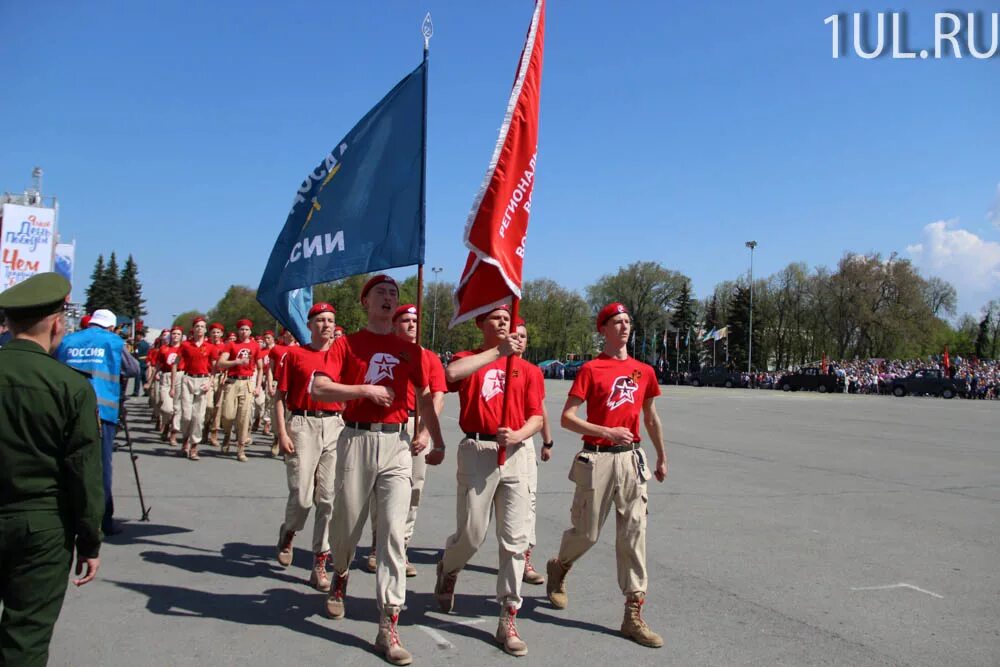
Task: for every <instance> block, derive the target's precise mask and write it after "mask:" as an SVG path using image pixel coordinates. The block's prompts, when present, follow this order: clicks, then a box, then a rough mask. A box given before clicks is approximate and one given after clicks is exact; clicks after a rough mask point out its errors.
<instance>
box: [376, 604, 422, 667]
mask: <svg viewBox="0 0 1000 667" xmlns="http://www.w3.org/2000/svg"><path fill="white" fill-rule="evenodd" d="M398 625H399V607H391V606H390V607H386V608H385V609H384V610H383V611H382V618H381V620H379V623H378V635H377V636H376V637H375V648H376V649H377V650H378V652H379V653H381V654H382V655H384V656H385V659H386V660H387V661H388V662H390V663H392V664H394V665H408V664H410V663H411V662H413V656H412V655H410V652H409V651H407V650H406V649H405V648H403V644H402V642H400V641H399V630H398Z"/></svg>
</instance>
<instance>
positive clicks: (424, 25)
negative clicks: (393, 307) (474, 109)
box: [411, 12, 434, 437]
mask: <svg viewBox="0 0 1000 667" xmlns="http://www.w3.org/2000/svg"><path fill="white" fill-rule="evenodd" d="M420 34H421V35H423V37H424V61H423V63H424V86H423V98H424V99H423V104H424V113H423V116H422V117H421V120H420V131H421V133H422V137H423V141H422V142H421V143H422V144H423V148H422V150H421V156H420V159H421V161H422V163H423V164H422V165H421V167H422V168H421V169H420V243H421V245H423V244H424V243H426V238H427V68H428V63H427V56H428V54H429V52H430V50H431V36H432V35H433V34H434V24H433V23H432V22H431V13H430V12H427V14H426V15H424V20H423V21H422V22H421V23H420ZM423 318H424V262H423V257H421V258H420V263H419V264H417V345H420V346H421V347H423V343H422V340H421V333H422V330H423V327H421V326H420V322H421V321H422V320H423ZM421 354H423V351H421ZM420 363H421V365H423V360H422V359H421V360H420ZM419 428H420V397H419V396H417V397H416V400H415V401H413V433H412V434H411V437H416V435H417V433H418V429H419Z"/></svg>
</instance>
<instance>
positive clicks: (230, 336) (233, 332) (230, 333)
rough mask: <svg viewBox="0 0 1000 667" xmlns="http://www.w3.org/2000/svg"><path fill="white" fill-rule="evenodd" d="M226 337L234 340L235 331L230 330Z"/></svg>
mask: <svg viewBox="0 0 1000 667" xmlns="http://www.w3.org/2000/svg"><path fill="white" fill-rule="evenodd" d="M226 338H231V339H232V340H236V332H235V331H230V332H229V335H228V336H226Z"/></svg>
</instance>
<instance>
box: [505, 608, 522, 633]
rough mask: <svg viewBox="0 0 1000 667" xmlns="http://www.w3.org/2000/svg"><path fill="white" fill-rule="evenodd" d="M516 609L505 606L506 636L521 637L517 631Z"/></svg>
mask: <svg viewBox="0 0 1000 667" xmlns="http://www.w3.org/2000/svg"><path fill="white" fill-rule="evenodd" d="M516 622H517V609H514V608H513V607H507V636H508V637H517V638H518V639H520V638H521V635H519V634H518V632H517V625H516Z"/></svg>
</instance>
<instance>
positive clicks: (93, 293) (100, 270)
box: [84, 255, 108, 313]
mask: <svg viewBox="0 0 1000 667" xmlns="http://www.w3.org/2000/svg"><path fill="white" fill-rule="evenodd" d="M105 275H106V270H105V268H104V255H98V256H97V263H95V264H94V271H93V273H91V274H90V285H89V286H88V287H87V301H86V303H85V304H84V309H85V310H86V311H87V312H88V313H92V312H94V311H95V310H97V309H98V308H103V307H104V306H103V305H99V304H104V303H107V302H108V298H107V283H106V281H105Z"/></svg>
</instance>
